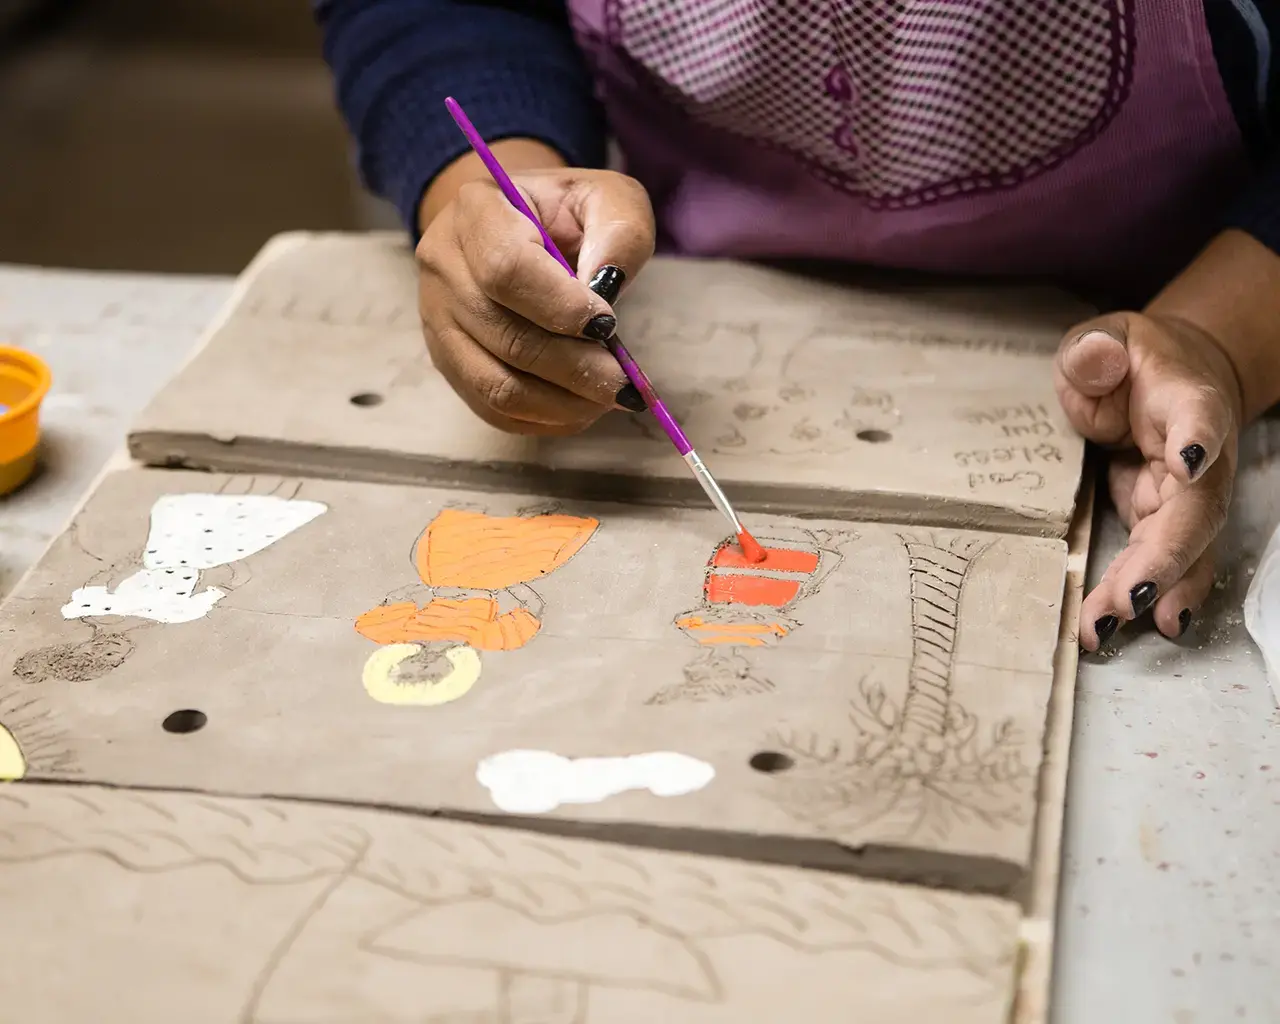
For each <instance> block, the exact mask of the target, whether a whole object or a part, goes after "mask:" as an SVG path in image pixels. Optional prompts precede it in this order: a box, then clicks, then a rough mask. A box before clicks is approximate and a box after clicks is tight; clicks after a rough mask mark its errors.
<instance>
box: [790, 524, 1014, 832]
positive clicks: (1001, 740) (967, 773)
mask: <svg viewBox="0 0 1280 1024" xmlns="http://www.w3.org/2000/svg"><path fill="white" fill-rule="evenodd" d="M899 537H900V539H901V541H902V544H903V546H904V548H905V551H906V555H907V562H908V573H909V579H910V595H911V658H910V663H909V667H908V671H907V685H906V691H905V695H904V696H903V698H902V699H901V701H900V702H899V701H895V700H893V699H891V698H890V697H889V696H888V695H887V694H886V692H885V689H884V687H883V686H881V685H880V684H879V683H876V682H873V681H871V680H868V679H863V680H862V681H861V682H860V683H859V686H858V694H857V696H856V697H855V698H854V699H853V700H852V701H851V702H850V706H849V716H848V721H847V723H846V728H845V729H844V730H843V733H842V735H840V736H838V737H837V736H835V735H815V734H809V735H800V734H796V733H791V732H787V733H782V732H780V733H778V734H777V735H775V736H774V737H773V740H774V743H775V744H776V748H777V750H779V751H780V752H782V753H784V754H785V755H786V756H787V758H788V759H789V762H790V763H791V766H790V767H789V768H787V770H785V771H781V772H778V773H777V774H775V775H774V776H773V777H772V778H771V780H770V782H771V783H772V784H774V785H775V786H776V788H775V791H774V792H775V796H776V797H777V798H778V799H779V801H781V802H782V804H783V806H784V807H786V808H787V809H788V811H789V812H790V813H792V814H794V815H795V816H797V817H799V818H801V819H803V820H805V821H808V822H809V823H811V824H813V825H814V826H815V827H818V828H823V827H826V828H830V829H838V830H840V831H841V832H842V833H847V832H848V831H850V830H856V829H861V828H869V827H875V828H876V829H877V831H879V832H882V833H887V834H888V835H889V836H892V837H895V838H899V839H903V840H908V839H939V838H944V837H945V836H946V835H948V834H949V833H950V831H951V830H952V828H954V827H955V826H956V825H957V824H960V823H967V822H979V823H982V824H984V825H986V826H989V827H991V828H999V827H1001V826H1003V825H1013V824H1025V821H1024V816H1025V814H1026V813H1027V811H1026V807H1027V806H1028V801H1027V799H1026V797H1027V793H1028V791H1029V790H1030V788H1031V787H1032V786H1033V785H1034V784H1035V773H1034V772H1033V771H1032V770H1031V769H1030V768H1029V767H1028V766H1027V765H1026V764H1025V763H1024V761H1023V758H1022V750H1023V746H1024V738H1023V737H1022V735H1021V734H1020V733H1019V732H1018V730H1017V729H1016V728H1015V727H1014V725H1013V722H1012V720H1009V719H1005V720H1001V721H998V722H995V723H990V724H987V723H983V722H982V721H980V720H979V718H978V717H977V716H976V715H973V714H971V713H970V712H969V711H967V710H966V709H965V708H964V706H963V705H961V704H960V703H959V702H958V701H957V700H956V699H955V694H954V682H955V657H956V640H957V637H958V635H959V631H960V607H961V598H962V596H963V594H964V587H965V581H966V580H967V579H968V577H969V573H970V571H971V570H972V568H973V565H974V564H975V562H977V561H978V559H979V558H980V557H981V556H982V553H983V551H984V550H986V547H987V545H988V543H989V542H987V541H984V540H980V539H976V538H971V537H953V538H948V539H939V538H935V537H934V536H932V535H930V534H928V533H904V534H900V535H899Z"/></svg>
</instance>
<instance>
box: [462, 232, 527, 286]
mask: <svg viewBox="0 0 1280 1024" xmlns="http://www.w3.org/2000/svg"><path fill="white" fill-rule="evenodd" d="M522 262H523V260H522V258H521V255H520V248H519V247H518V246H515V245H495V246H490V247H489V248H487V249H486V250H485V251H484V253H483V254H482V255H480V256H479V257H477V259H476V263H475V265H474V266H473V267H472V271H473V273H474V274H475V278H476V284H478V285H479V286H480V287H481V289H482V290H483V291H484V292H485V294H486V295H488V296H490V297H491V298H492V297H494V294H495V293H499V294H502V293H505V292H506V291H508V290H509V289H510V287H511V282H512V281H514V280H515V279H516V277H517V276H518V275H519V273H520V265H521V263H522Z"/></svg>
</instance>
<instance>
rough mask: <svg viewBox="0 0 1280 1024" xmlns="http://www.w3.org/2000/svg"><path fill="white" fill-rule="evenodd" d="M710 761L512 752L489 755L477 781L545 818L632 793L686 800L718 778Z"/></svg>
mask: <svg viewBox="0 0 1280 1024" xmlns="http://www.w3.org/2000/svg"><path fill="white" fill-rule="evenodd" d="M715 774H716V772H715V769H714V768H712V767H711V765H709V764H707V763H706V762H705V761H699V760H698V759H697V758H693V757H689V756H688V755H686V754H676V753H671V752H668V751H657V752H655V753H650V754H633V755H630V756H627V757H582V758H567V757H562V756H561V755H559V754H553V753H551V752H550V751H546V750H508V751H504V752H503V753H501V754H495V755H493V756H492V757H486V758H485V759H484V760H483V761H481V762H480V764H479V766H478V767H477V768H476V779H477V781H479V783H480V785H482V786H484V788H485V789H487V790H488V791H489V795H490V797H491V798H492V799H493V802H494V804H495V805H497V806H498V807H499V808H500V809H501V810H504V811H507V812H508V813H511V814H545V813H546V812H547V811H554V810H555V809H556V808H557V807H559V806H560V805H561V804H595V803H600V802H601V801H602V800H606V799H608V798H609V797H611V796H617V795H618V794H619V793H625V792H627V791H628V790H636V789H647V790H648V791H649V792H650V793H652V794H653V795H654V796H684V795H685V794H687V793H693V792H696V791H697V790H699V789H702V788H703V787H704V786H706V785H707V784H708V783H709V782H710V781H711V780H712V779H713V778H715Z"/></svg>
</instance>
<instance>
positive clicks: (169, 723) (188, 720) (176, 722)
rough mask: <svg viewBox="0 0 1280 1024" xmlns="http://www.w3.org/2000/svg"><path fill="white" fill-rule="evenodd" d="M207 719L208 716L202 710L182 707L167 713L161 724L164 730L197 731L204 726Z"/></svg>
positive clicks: (177, 731)
mask: <svg viewBox="0 0 1280 1024" xmlns="http://www.w3.org/2000/svg"><path fill="white" fill-rule="evenodd" d="M207 721H209V716H208V715H206V714H205V713H204V712H203V711H196V710H195V709H194V708H184V709H183V710H182V711H175V712H174V713H173V714H171V715H169V717H167V718H166V719H165V720H164V722H163V723H162V726H163V728H164V731H165V732H176V733H187V732H198V731H199V730H201V729H203V728H204V726H205V723H206V722H207Z"/></svg>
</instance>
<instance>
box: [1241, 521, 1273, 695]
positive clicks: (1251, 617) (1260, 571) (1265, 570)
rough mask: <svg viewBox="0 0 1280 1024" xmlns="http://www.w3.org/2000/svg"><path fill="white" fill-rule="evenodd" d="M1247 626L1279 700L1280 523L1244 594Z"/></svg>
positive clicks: (1245, 624) (1245, 622)
mask: <svg viewBox="0 0 1280 1024" xmlns="http://www.w3.org/2000/svg"><path fill="white" fill-rule="evenodd" d="M1244 626H1245V629H1246V630H1247V631H1248V633H1249V636H1251V637H1252V638H1253V642H1254V643H1255V644H1257V645H1258V650H1260V651H1261V652H1262V661H1263V664H1265V665H1266V667H1267V679H1268V680H1269V681H1270V682H1271V695H1272V697H1273V699H1275V700H1276V701H1277V702H1280V527H1278V528H1277V529H1276V531H1275V532H1274V533H1273V534H1272V535H1271V540H1270V541H1269V542H1268V543H1267V547H1266V550H1264V551H1263V552H1262V558H1261V559H1259V561H1258V567H1257V570H1256V571H1255V572H1254V574H1253V581H1252V582H1251V583H1250V584H1249V592H1248V593H1247V594H1245V598H1244Z"/></svg>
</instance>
